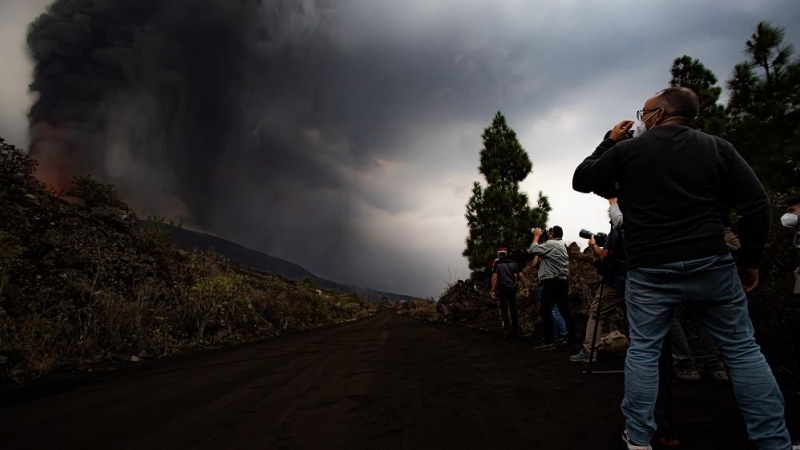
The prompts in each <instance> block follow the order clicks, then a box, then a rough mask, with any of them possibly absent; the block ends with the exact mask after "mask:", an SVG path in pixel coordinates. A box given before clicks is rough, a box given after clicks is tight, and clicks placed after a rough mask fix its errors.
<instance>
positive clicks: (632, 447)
mask: <svg viewBox="0 0 800 450" xmlns="http://www.w3.org/2000/svg"><path fill="white" fill-rule="evenodd" d="M622 442H624V443H625V445H627V446H628V450H653V447H650V444H647V445H636V444H634V443H633V442H631V440H630V439H628V430H625V431H623V432H622Z"/></svg>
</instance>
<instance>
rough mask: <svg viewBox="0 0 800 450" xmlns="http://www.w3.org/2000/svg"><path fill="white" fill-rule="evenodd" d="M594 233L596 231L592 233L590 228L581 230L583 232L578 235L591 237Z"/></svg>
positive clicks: (585, 237) (586, 237)
mask: <svg viewBox="0 0 800 450" xmlns="http://www.w3.org/2000/svg"><path fill="white" fill-rule="evenodd" d="M593 234H594V233H592V232H591V231H589V230H581V232H580V233H578V236H580V237H582V238H584V239H591V238H592V235H593Z"/></svg>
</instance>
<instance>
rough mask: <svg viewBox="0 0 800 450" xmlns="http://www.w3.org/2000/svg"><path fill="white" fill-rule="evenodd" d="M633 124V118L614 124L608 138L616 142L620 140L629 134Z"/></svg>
mask: <svg viewBox="0 0 800 450" xmlns="http://www.w3.org/2000/svg"><path fill="white" fill-rule="evenodd" d="M632 126H633V121H632V120H623V121H622V122H620V123H618V124H616V125H614V128H612V129H611V134H609V135H608V138H609V139H611V140H612V141H614V142H619V141H621V140H622V139H623V138H625V137H626V136H627V135H628V132H629V131H631V127H632Z"/></svg>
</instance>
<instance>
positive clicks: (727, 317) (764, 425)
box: [622, 254, 792, 450]
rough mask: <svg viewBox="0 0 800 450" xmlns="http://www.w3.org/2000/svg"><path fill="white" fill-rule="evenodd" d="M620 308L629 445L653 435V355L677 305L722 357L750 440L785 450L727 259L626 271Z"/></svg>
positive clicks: (775, 396)
mask: <svg viewBox="0 0 800 450" xmlns="http://www.w3.org/2000/svg"><path fill="white" fill-rule="evenodd" d="M625 302H626V304H627V306H628V321H629V323H630V340H631V345H630V348H628V356H627V358H626V359H625V398H624V399H623V401H622V413H623V415H624V416H625V419H626V429H627V431H628V436H629V438H630V439H631V440H632V441H633V442H634V443H636V444H640V445H644V444H647V443H649V442H650V439H651V438H652V436H653V434H654V433H655V431H656V423H655V420H654V418H653V412H654V409H655V405H656V397H657V396H658V357H659V355H660V354H661V345H662V342H663V340H664V337H665V336H666V334H667V332H668V331H669V329H670V322H671V320H672V314H673V309H674V308H675V306H676V305H678V304H680V303H684V304H686V306H687V307H689V308H691V309H692V311H693V312H694V315H695V317H696V318H697V320H698V322H699V323H700V325H701V326H702V327H703V328H705V329H706V330H707V331H708V333H709V334H710V335H711V337H712V338H714V340H715V341H716V342H717V344H718V346H719V350H720V352H721V353H722V355H723V357H724V358H725V363H726V364H727V365H728V368H729V369H730V378H731V383H732V384H733V392H734V395H735V396H736V404H737V405H738V407H739V411H740V412H741V413H742V416H744V420H745V423H746V425H747V434H748V436H749V437H750V440H751V441H753V443H754V444H756V445H757V446H758V447H759V448H761V449H774V450H790V449H791V448H792V446H791V441H790V439H789V432H788V431H787V430H786V423H785V420H784V402H783V395H782V394H781V392H780V390H779V389H778V384H777V383H776V382H775V377H774V376H773V375H772V371H771V370H770V367H769V365H768V364H767V361H766V359H764V355H762V354H761V348H760V347H759V346H758V344H756V341H755V338H754V337H753V325H752V323H751V322H750V317H749V316H748V315H747V296H746V295H745V293H744V290H743V289H742V283H741V281H740V280H739V277H738V275H737V273H736V266H735V264H734V262H733V259H732V258H731V256H730V255H727V254H726V255H719V256H712V257H707V258H702V259H696V260H691V261H682V262H676V263H670V264H663V265H660V266H655V267H646V268H639V269H633V270H630V271H628V281H627V285H626V290H625Z"/></svg>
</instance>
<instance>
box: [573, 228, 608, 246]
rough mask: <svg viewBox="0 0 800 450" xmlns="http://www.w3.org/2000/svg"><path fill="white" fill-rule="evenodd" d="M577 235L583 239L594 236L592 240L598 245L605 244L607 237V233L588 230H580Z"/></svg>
mask: <svg viewBox="0 0 800 450" xmlns="http://www.w3.org/2000/svg"><path fill="white" fill-rule="evenodd" d="M578 236H580V237H582V238H584V239H591V237H592V236H594V241H595V242H596V243H597V245H599V246H600V247H602V246H604V245H606V239H608V235H607V234H605V233H592V232H591V231H589V230H581V232H580V233H578Z"/></svg>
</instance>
